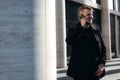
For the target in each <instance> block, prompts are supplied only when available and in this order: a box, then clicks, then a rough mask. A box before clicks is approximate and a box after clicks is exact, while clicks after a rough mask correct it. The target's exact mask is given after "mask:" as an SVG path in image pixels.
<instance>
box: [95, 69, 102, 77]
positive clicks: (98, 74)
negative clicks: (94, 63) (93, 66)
mask: <svg viewBox="0 0 120 80" xmlns="http://www.w3.org/2000/svg"><path fill="white" fill-rule="evenodd" d="M102 73H103V71H102V70H97V71H96V73H95V74H96V76H100V75H101V74H102Z"/></svg>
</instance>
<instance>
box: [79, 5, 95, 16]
mask: <svg viewBox="0 0 120 80" xmlns="http://www.w3.org/2000/svg"><path fill="white" fill-rule="evenodd" d="M84 9H88V10H90V11H92V12H94V10H93V8H92V7H90V6H87V5H82V6H81V7H79V8H78V17H80V16H81V15H82V12H83V10H84Z"/></svg>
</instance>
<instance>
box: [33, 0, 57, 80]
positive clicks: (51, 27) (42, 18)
mask: <svg viewBox="0 0 120 80" xmlns="http://www.w3.org/2000/svg"><path fill="white" fill-rule="evenodd" d="M34 4H35V24H34V26H35V34H34V36H35V41H34V43H35V69H36V70H35V78H36V79H35V80H56V22H55V19H56V18H55V0H35V3H34Z"/></svg>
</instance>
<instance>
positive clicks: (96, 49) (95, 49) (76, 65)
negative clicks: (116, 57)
mask: <svg viewBox="0 0 120 80" xmlns="http://www.w3.org/2000/svg"><path fill="white" fill-rule="evenodd" d="M66 42H67V44H68V45H70V46H71V47H72V52H71V58H70V62H69V66H68V70H67V75H68V76H71V77H73V78H76V77H79V78H80V79H82V80H83V79H84V80H87V78H92V77H95V72H96V70H97V68H98V65H99V64H101V63H102V64H104V65H105V60H106V48H105V45H104V43H103V40H102V37H101V33H100V31H99V29H98V28H97V27H95V26H94V25H91V28H90V29H86V28H83V27H81V24H80V23H78V24H77V25H76V26H75V27H73V28H71V29H70V30H69V32H68V34H67V38H66ZM85 78H86V79H85Z"/></svg>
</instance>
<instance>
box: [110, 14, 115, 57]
mask: <svg viewBox="0 0 120 80" xmlns="http://www.w3.org/2000/svg"><path fill="white" fill-rule="evenodd" d="M110 29H111V53H112V57H113V58H114V57H116V39H115V16H114V15H112V14H111V15H110Z"/></svg>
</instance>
